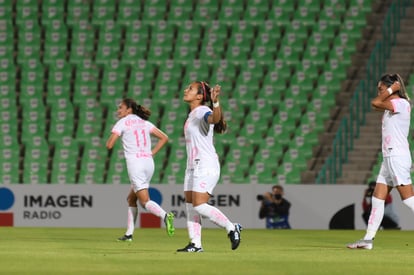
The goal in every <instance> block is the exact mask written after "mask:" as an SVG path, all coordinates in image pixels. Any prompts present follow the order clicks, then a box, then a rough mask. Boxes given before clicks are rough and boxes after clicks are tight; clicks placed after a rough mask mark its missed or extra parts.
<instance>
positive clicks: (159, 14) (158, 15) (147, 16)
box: [141, 0, 167, 25]
mask: <svg viewBox="0 0 414 275" xmlns="http://www.w3.org/2000/svg"><path fill="white" fill-rule="evenodd" d="M141 15H142V16H141V20H142V22H145V24H150V25H153V24H157V21H163V20H166V17H167V5H165V2H164V1H159V0H151V1H145V3H144V9H143V11H142V13H141Z"/></svg>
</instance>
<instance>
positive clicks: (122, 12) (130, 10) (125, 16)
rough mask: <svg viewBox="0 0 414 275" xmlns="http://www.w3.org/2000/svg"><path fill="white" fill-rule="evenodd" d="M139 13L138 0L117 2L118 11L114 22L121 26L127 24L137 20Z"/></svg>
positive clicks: (139, 2) (139, 5) (139, 4)
mask: <svg viewBox="0 0 414 275" xmlns="http://www.w3.org/2000/svg"><path fill="white" fill-rule="evenodd" d="M140 13H141V1H140V0H127V1H120V2H119V3H118V13H117V19H116V22H117V24H118V25H121V26H129V25H131V24H132V22H134V21H135V20H138V19H139V17H140Z"/></svg>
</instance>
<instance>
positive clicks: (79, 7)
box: [66, 0, 89, 27]
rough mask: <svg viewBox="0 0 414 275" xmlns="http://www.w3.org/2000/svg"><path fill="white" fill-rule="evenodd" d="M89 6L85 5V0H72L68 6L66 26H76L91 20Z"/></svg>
mask: <svg viewBox="0 0 414 275" xmlns="http://www.w3.org/2000/svg"><path fill="white" fill-rule="evenodd" d="M88 18H89V5H85V3H84V0H72V1H69V2H68V4H67V17H66V24H67V25H68V26H71V27H72V26H74V25H77V24H79V22H80V21H81V22H86V21H88V20H89V19H88Z"/></svg>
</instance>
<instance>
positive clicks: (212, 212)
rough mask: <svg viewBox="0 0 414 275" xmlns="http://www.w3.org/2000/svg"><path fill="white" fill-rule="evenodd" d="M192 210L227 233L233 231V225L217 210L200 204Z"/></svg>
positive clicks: (205, 204)
mask: <svg viewBox="0 0 414 275" xmlns="http://www.w3.org/2000/svg"><path fill="white" fill-rule="evenodd" d="M194 209H195V210H196V211H197V212H198V213H199V214H200V215H202V216H204V217H207V218H209V219H210V221H212V222H214V223H215V224H217V225H218V226H220V227H223V228H225V229H226V230H227V233H229V232H230V231H234V229H235V228H234V224H233V223H232V222H231V221H230V220H229V219H228V218H227V217H226V216H225V215H224V214H223V213H222V212H221V211H220V210H219V209H217V208H215V207H214V206H211V205H209V204H207V203H203V204H200V205H198V206H196V207H194Z"/></svg>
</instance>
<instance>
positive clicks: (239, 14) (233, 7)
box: [217, 1, 244, 26]
mask: <svg viewBox="0 0 414 275" xmlns="http://www.w3.org/2000/svg"><path fill="white" fill-rule="evenodd" d="M243 13H244V10H243V6H242V5H240V3H237V2H234V1H233V2H232V1H226V2H223V4H222V6H221V8H220V11H219V12H218V14H217V20H218V21H220V22H224V23H225V24H226V25H229V26H232V25H234V24H237V23H238V22H239V21H240V20H241V19H242V18H243Z"/></svg>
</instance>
